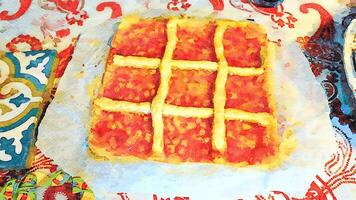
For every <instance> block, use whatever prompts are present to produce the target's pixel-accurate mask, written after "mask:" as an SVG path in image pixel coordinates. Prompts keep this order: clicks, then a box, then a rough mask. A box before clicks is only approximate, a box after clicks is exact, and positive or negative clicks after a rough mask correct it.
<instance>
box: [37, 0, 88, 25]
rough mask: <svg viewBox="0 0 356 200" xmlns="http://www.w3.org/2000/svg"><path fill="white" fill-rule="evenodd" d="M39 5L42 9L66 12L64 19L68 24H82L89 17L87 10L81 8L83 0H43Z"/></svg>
mask: <svg viewBox="0 0 356 200" xmlns="http://www.w3.org/2000/svg"><path fill="white" fill-rule="evenodd" d="M53 4H54V5H53ZM40 6H41V7H42V8H43V9H47V10H53V9H57V10H59V11H60V12H63V13H66V20H67V23H68V24H70V25H72V24H77V25H79V26H82V25H83V22H84V20H85V19H87V18H89V16H88V13H87V11H85V10H82V8H83V6H84V0H43V1H42V2H41V3H40Z"/></svg>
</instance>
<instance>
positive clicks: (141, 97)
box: [103, 67, 160, 103]
mask: <svg viewBox="0 0 356 200" xmlns="http://www.w3.org/2000/svg"><path fill="white" fill-rule="evenodd" d="M159 77H160V76H159V72H158V71H157V70H155V69H138V68H132V67H117V68H116V69H115V70H114V72H106V73H105V77H104V90H103V96H104V97H107V98H111V99H113V100H121V101H130V102H136V103H139V102H148V101H152V99H153V97H154V96H155V95H156V92H157V88H158V85H159Z"/></svg>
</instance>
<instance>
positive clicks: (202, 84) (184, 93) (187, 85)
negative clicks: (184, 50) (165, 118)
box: [166, 69, 216, 108]
mask: <svg viewBox="0 0 356 200" xmlns="http://www.w3.org/2000/svg"><path fill="white" fill-rule="evenodd" d="M215 78H216V72H209V71H205V70H180V69H175V70H172V77H171V80H170V84H169V92H168V96H167V98H166V103H167V104H173V105H176V106H185V107H210V108H211V107H213V94H214V84H215Z"/></svg>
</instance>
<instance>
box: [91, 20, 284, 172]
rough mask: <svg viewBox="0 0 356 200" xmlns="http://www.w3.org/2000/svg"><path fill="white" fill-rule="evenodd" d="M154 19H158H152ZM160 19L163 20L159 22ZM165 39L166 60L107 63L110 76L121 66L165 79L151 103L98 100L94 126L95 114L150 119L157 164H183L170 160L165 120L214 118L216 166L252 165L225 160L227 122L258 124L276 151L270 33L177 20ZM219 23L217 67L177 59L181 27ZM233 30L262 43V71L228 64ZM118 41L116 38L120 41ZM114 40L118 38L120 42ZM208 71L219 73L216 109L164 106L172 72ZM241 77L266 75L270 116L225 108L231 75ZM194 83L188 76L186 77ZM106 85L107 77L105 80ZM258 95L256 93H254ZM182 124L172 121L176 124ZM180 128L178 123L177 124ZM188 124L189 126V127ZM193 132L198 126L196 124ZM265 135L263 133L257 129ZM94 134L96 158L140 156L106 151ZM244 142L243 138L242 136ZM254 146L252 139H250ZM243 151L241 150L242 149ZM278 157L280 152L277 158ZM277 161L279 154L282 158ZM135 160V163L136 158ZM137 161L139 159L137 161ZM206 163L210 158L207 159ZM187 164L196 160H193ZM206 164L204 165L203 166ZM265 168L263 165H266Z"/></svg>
mask: <svg viewBox="0 0 356 200" xmlns="http://www.w3.org/2000/svg"><path fill="white" fill-rule="evenodd" d="M153 20H155V19H153ZM159 20H162V18H161V19H159ZM166 20H167V21H168V22H167V24H166V36H167V37H166V39H167V43H166V46H165V51H164V54H163V56H162V58H157V57H154V58H152V57H142V56H131V55H129V56H123V55H113V56H112V57H109V59H113V61H112V62H108V66H107V69H106V71H107V72H113V71H115V70H117V69H118V68H121V67H131V68H137V69H151V70H157V71H159V74H160V83H159V86H158V89H157V92H156V95H155V97H154V98H153V100H152V102H139V103H134V102H128V101H125V100H112V99H110V98H107V97H105V96H102V94H101V96H100V95H99V97H98V98H97V99H96V100H95V101H94V108H93V109H94V111H93V113H94V114H93V115H94V116H93V118H92V127H94V126H95V125H96V123H97V122H98V121H100V116H99V115H98V113H97V112H96V111H95V110H100V111H103V110H104V111H108V112H113V113H137V114H145V115H147V114H148V115H150V116H151V118H152V127H153V143H152V151H151V153H150V154H149V155H148V156H147V158H146V159H148V160H158V161H164V162H173V163H176V162H178V163H179V162H182V160H180V159H179V156H178V157H177V156H173V157H167V155H165V150H164V149H165V141H164V138H165V123H164V117H173V118H174V117H183V118H187V119H188V118H191V119H193V118H194V119H210V118H211V119H212V121H213V123H212V133H211V146H212V149H211V151H212V152H211V154H214V156H213V157H214V159H213V160H211V162H215V163H227V162H229V163H230V164H233V165H238V166H241V165H242V166H243V165H249V164H250V163H249V162H247V161H246V162H245V161H244V162H234V161H227V160H226V158H225V157H226V153H227V130H226V123H227V121H240V122H248V123H254V124H257V125H258V126H261V127H264V128H265V130H266V135H265V137H266V138H267V139H268V140H269V143H271V144H272V145H274V147H273V148H277V149H278V146H279V144H280V143H281V141H280V138H279V136H278V134H277V120H276V107H275V99H274V96H273V94H274V92H273V87H274V84H273V77H272V73H271V68H272V67H273V61H274V59H275V58H274V48H273V46H272V44H270V43H268V42H266V38H265V36H264V35H265V32H264V31H263V28H262V27H261V26H259V25H256V24H254V23H252V22H248V21H239V22H235V21H230V20H213V19H193V18H176V17H172V18H169V19H166ZM139 22H140V19H139V18H138V17H132V16H131V17H128V18H125V19H123V22H122V23H121V24H120V27H119V29H125V30H126V29H129V28H130V27H131V24H137V23H139ZM212 22H213V23H215V25H216V29H215V33H214V38H213V42H212V43H213V48H214V50H215V54H216V58H217V59H216V60H217V62H213V61H207V60H173V54H174V50H175V48H176V45H177V42H178V41H179V38H178V37H177V29H178V28H179V26H183V25H184V26H185V25H186V26H194V25H196V26H198V25H199V26H201V25H204V24H209V23H212ZM229 28H241V30H245V29H246V32H247V36H246V37H248V38H249V37H251V38H255V42H256V41H258V42H259V43H260V44H261V46H260V47H259V48H260V51H259V53H260V58H261V66H260V67H246V66H229V64H228V61H227V59H226V56H229V55H227V52H226V51H225V49H224V42H223V40H224V37H225V35H224V33H225V31H226V30H227V29H229ZM116 37H117V36H116ZM116 37H115V38H116ZM117 45H118V43H117V42H116V41H115V39H114V41H113V46H114V47H115V46H117ZM175 69H179V70H205V71H211V72H216V79H215V83H214V96H213V107H192V106H180V105H170V104H167V103H166V102H165V100H166V98H167V95H168V93H169V83H170V79H171V76H172V70H175ZM232 75H235V76H241V77H253V76H260V75H263V76H265V77H266V78H265V79H266V81H265V83H264V85H263V87H264V88H266V91H267V94H266V95H267V97H268V106H269V110H270V112H248V111H245V110H241V109H237V108H226V107H225V104H226V100H227V96H226V92H227V91H226V82H227V78H228V77H229V76H232ZM187 78H189V77H187ZM104 82H105V77H104ZM251 92H253V91H251ZM175 121H177V120H173V122H175ZM177 123H178V121H177ZM188 124H189V123H188ZM192 127H195V126H194V125H192ZM256 130H260V129H256ZM94 135H95V134H94V133H93V132H92V133H91V134H90V136H89V147H90V149H91V151H92V153H94V154H95V156H98V157H101V156H103V157H105V158H108V159H114V160H117V159H118V158H120V157H123V158H125V159H129V160H132V158H133V157H135V156H125V155H123V156H120V155H116V154H115V153H113V152H110V151H107V150H105V148H103V147H98V146H96V145H95V144H94V143H93V142H92V141H95V136H94ZM241 137H242V136H241ZM245 141H250V139H245ZM248 143H249V144H250V145H246V146H243V147H244V148H245V147H246V148H251V147H252V146H253V145H252V144H253V143H251V142H248ZM241 148H242V147H241ZM277 154H278V152H276V155H277ZM271 157H273V156H269V157H266V158H265V159H264V160H266V162H268V163H277V161H274V160H273V159H271ZM277 157H278V155H277ZM135 159H136V158H135ZM135 159H134V160H135ZM203 160H205V159H203ZM185 161H195V160H194V159H192V160H191V158H189V159H187V160H185ZM204 162H205V161H204ZM260 163H264V161H261V162H260Z"/></svg>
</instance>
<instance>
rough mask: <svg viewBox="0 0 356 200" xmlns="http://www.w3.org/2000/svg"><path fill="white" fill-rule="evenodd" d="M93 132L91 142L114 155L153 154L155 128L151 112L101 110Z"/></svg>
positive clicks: (140, 155) (142, 155) (143, 155)
mask: <svg viewBox="0 0 356 200" xmlns="http://www.w3.org/2000/svg"><path fill="white" fill-rule="evenodd" d="M92 134H93V139H92V140H90V141H89V142H90V144H92V145H95V146H96V147H99V148H104V149H105V150H106V151H108V152H110V153H112V154H113V155H120V156H129V155H133V156H137V157H140V158H147V157H149V155H150V154H151V149H152V142H153V129H152V119H151V115H150V114H136V113H122V112H108V111H101V113H100V119H99V120H98V121H97V122H96V123H95V124H94V126H93V127H92Z"/></svg>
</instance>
